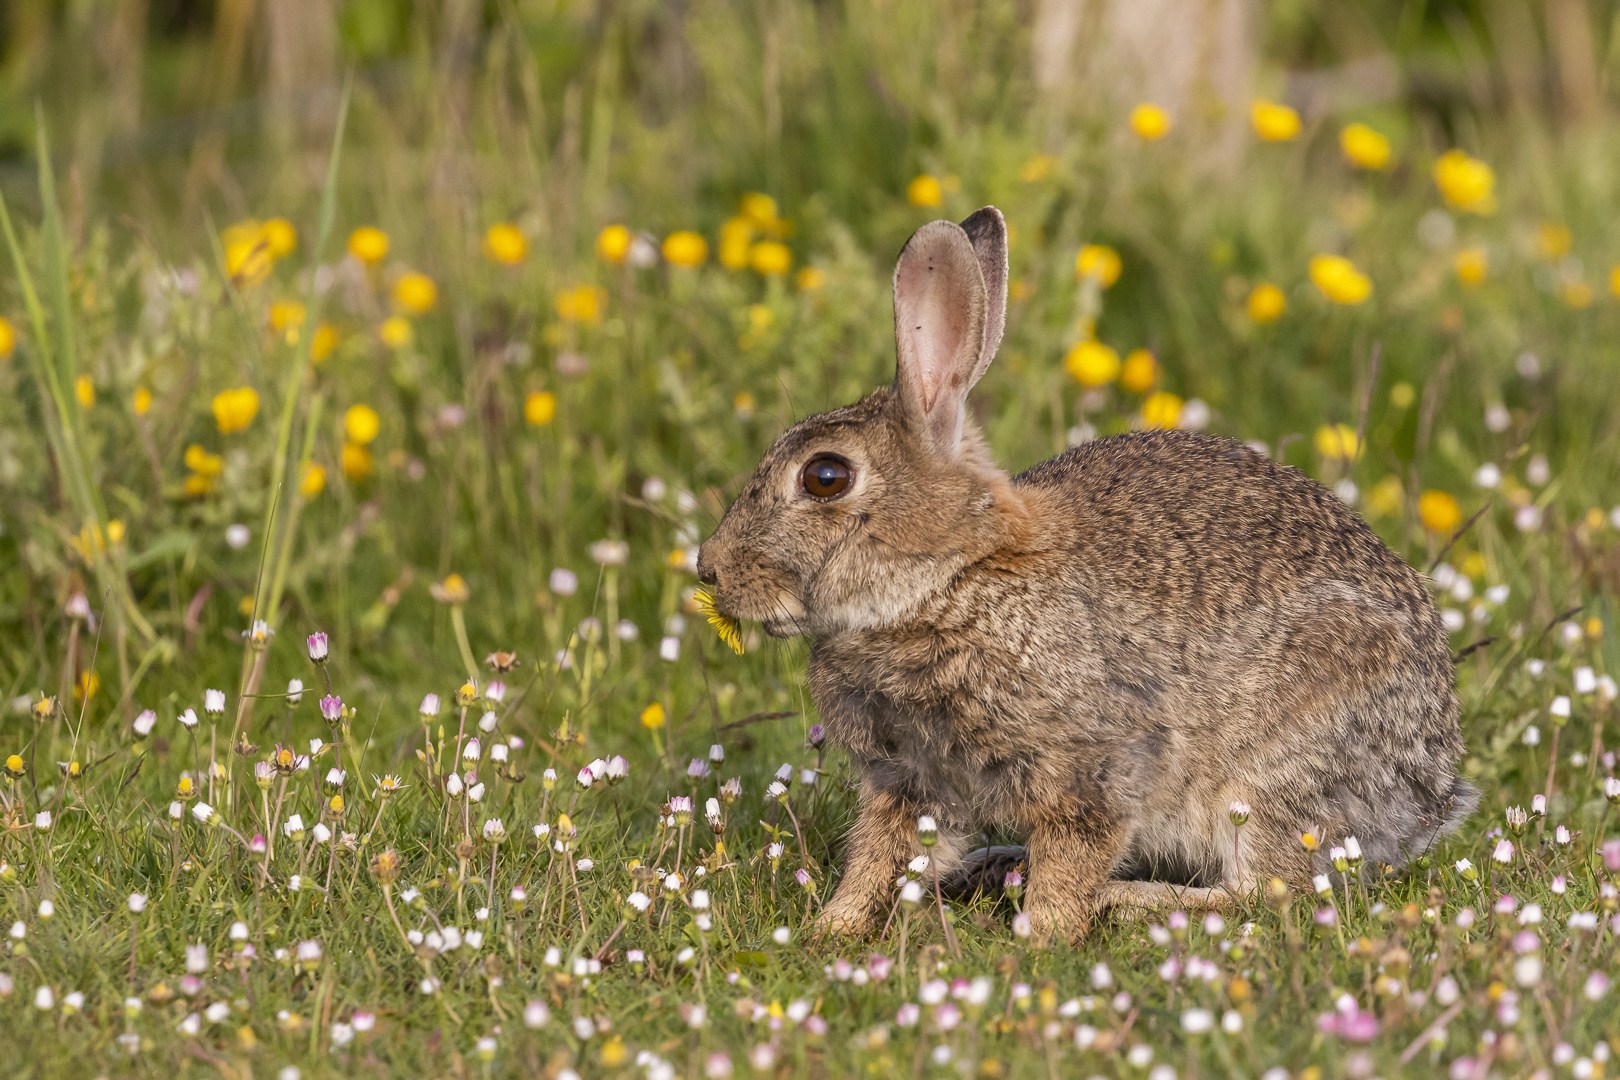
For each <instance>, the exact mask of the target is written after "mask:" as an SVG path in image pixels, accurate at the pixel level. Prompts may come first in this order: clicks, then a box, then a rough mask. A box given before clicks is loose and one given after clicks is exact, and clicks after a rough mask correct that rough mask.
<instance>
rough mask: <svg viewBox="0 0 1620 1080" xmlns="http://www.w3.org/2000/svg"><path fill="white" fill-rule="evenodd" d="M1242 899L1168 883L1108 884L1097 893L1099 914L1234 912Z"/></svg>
mask: <svg viewBox="0 0 1620 1080" xmlns="http://www.w3.org/2000/svg"><path fill="white" fill-rule="evenodd" d="M1239 899H1240V897H1239V896H1238V894H1236V893H1232V892H1228V891H1227V890H1226V889H1223V888H1220V887H1206V886H1198V885H1172V884H1170V883H1169V882H1165V881H1109V882H1106V883H1105V884H1104V885H1103V887H1102V888H1101V889H1099V890H1098V891H1097V899H1096V901H1095V904H1096V909H1097V910H1098V911H1107V910H1110V909H1112V910H1116V911H1119V912H1120V913H1121V914H1126V915H1131V914H1143V913H1145V912H1147V911H1177V910H1180V911H1231V910H1232V909H1233V908H1234V907H1236V906H1237V903H1238V900H1239Z"/></svg>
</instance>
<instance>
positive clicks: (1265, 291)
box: [1248, 281, 1288, 326]
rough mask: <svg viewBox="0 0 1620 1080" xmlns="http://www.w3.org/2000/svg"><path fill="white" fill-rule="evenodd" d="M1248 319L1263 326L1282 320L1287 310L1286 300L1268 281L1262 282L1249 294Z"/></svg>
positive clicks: (1279, 290) (1281, 292)
mask: <svg viewBox="0 0 1620 1080" xmlns="http://www.w3.org/2000/svg"><path fill="white" fill-rule="evenodd" d="M1248 309H1249V318H1250V319H1252V320H1253V321H1255V322H1257V323H1259V324H1261V325H1262V326H1264V325H1265V324H1266V323H1273V322H1276V321H1277V320H1278V319H1280V318H1282V314H1283V312H1285V311H1287V310H1288V298H1287V297H1286V296H1284V295H1283V291H1282V290H1281V289H1279V288H1277V286H1275V285H1273V284H1271V282H1269V281H1262V282H1261V283H1260V284H1258V285H1256V286H1255V287H1254V290H1253V291H1252V292H1250V293H1249V302H1248Z"/></svg>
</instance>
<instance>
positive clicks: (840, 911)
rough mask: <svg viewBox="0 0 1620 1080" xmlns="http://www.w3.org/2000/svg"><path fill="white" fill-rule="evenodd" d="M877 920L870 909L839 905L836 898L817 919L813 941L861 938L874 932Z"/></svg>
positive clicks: (812, 934) (813, 929)
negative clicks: (873, 928)
mask: <svg viewBox="0 0 1620 1080" xmlns="http://www.w3.org/2000/svg"><path fill="white" fill-rule="evenodd" d="M876 922H877V920H876V919H875V918H874V917H873V916H872V914H871V913H870V909H862V908H858V907H856V906H855V905H853V904H843V905H841V904H839V903H838V902H837V898H836V897H835V898H834V900H833V902H832V903H830V904H828V905H827V907H826V909H825V910H824V911H822V913H821V914H820V915H819V916H818V917H817V918H816V921H815V923H814V925H812V927H811V929H810V937H811V940H813V941H817V942H821V941H826V940H827V939H829V938H859V937H865V936H866V935H867V934H869V933H871V932H872V927H873V925H874V924H875V923H876Z"/></svg>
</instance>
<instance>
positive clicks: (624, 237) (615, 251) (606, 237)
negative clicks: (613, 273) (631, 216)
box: [596, 225, 633, 266]
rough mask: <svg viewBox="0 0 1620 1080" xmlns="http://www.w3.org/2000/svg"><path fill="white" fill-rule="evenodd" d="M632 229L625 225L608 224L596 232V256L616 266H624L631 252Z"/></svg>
mask: <svg viewBox="0 0 1620 1080" xmlns="http://www.w3.org/2000/svg"><path fill="white" fill-rule="evenodd" d="M631 239H633V238H632V237H631V235H630V230H629V229H628V228H626V227H625V226H623V225H607V226H604V227H603V229H602V231H601V232H599V233H597V234H596V257H597V258H599V259H601V260H602V261H603V262H610V263H612V264H613V265H614V266H623V265H624V260H625V257H626V256H627V255H629V254H630V241H631Z"/></svg>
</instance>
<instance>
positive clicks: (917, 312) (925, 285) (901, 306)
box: [894, 221, 986, 458]
mask: <svg viewBox="0 0 1620 1080" xmlns="http://www.w3.org/2000/svg"><path fill="white" fill-rule="evenodd" d="M985 314H986V302H985V287H984V275H983V272H982V271H981V270H980V268H979V258H978V255H977V254H976V253H975V252H974V250H973V244H972V242H971V241H970V240H969V239H968V235H967V233H965V232H963V231H962V228H961V226H959V225H956V224H953V223H952V222H949V221H934V222H930V223H929V224H927V225H924V226H923V227H922V228H920V229H918V230H917V232H916V233H915V234H914V235H913V236H912V238H911V239H910V240H909V241H907V243H906V246H905V250H903V251H901V252H900V262H899V264H898V265H897V266H896V267H895V269H894V331H895V346H896V351H897V353H898V364H897V366H896V371H895V384H896V387H897V388H898V389H899V391H900V398H901V401H902V402H903V404H904V407H905V409H906V413H907V417H908V419H909V421H910V422H911V426H912V428H913V430H915V431H916V432H917V433H918V434H919V435H921V436H922V437H923V440H924V441H925V442H926V443H928V444H929V446H930V448H931V449H932V450H934V452H936V453H938V454H941V455H943V456H946V457H951V458H954V457H955V456H956V453H957V449H958V447H959V445H960V442H961V436H962V421H963V417H964V416H965V409H964V403H965V402H966V401H967V395H968V391H969V390H971V389H972V388H973V383H974V382H975V381H976V380H977V379H978V376H979V375H980V374H982V369H981V368H980V366H979V359H980V356H981V354H982V353H983V352H984V346H985Z"/></svg>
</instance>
